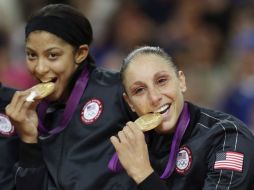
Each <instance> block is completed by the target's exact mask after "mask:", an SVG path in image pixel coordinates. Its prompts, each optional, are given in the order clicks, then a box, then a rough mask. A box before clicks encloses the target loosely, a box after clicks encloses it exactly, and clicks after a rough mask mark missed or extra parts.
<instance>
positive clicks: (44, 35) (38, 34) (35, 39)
mask: <svg viewBox="0 0 254 190" xmlns="http://www.w3.org/2000/svg"><path fill="white" fill-rule="evenodd" d="M33 44H36V45H37V44H40V45H50V44H59V45H65V44H67V43H66V42H65V41H64V40H62V39H61V38H59V37H58V36H56V35H54V34H52V33H49V32H47V31H42V30H37V31H33V32H31V33H30V34H29V35H28V37H27V39H26V45H33Z"/></svg>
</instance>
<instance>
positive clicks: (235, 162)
mask: <svg viewBox="0 0 254 190" xmlns="http://www.w3.org/2000/svg"><path fill="white" fill-rule="evenodd" d="M243 158H244V155H243V154H242V153H239V152H232V151H229V152H220V153H217V154H216V160H215V163H214V169H225V170H233V171H237V172H242V170H243Z"/></svg>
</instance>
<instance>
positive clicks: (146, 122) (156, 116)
mask: <svg viewBox="0 0 254 190" xmlns="http://www.w3.org/2000/svg"><path fill="white" fill-rule="evenodd" d="M134 122H135V123H136V124H137V125H138V126H139V127H140V129H141V130H142V131H149V130H151V129H154V128H155V127H157V126H158V125H160V124H161V122H162V116H161V114H160V113H149V114H146V115H143V116H141V117H139V118H138V119H136V120H135V121H134Z"/></svg>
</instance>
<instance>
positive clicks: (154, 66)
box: [125, 54, 173, 75]
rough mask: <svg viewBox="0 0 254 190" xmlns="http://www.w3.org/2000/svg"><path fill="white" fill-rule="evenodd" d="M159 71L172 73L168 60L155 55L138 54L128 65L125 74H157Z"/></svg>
mask: <svg viewBox="0 0 254 190" xmlns="http://www.w3.org/2000/svg"><path fill="white" fill-rule="evenodd" d="M159 70H164V71H169V72H170V71H173V68H172V66H171V64H170V63H169V61H168V60H166V59H165V58H163V57H162V56H160V55H156V54H140V55H137V56H136V57H134V59H132V60H131V62H130V63H129V65H128V67H127V69H126V72H125V75H126V74H134V73H139V72H142V73H147V72H153V71H154V72H157V71H159Z"/></svg>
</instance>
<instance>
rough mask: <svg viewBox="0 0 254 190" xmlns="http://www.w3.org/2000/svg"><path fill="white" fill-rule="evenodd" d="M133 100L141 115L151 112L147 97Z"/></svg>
mask: <svg viewBox="0 0 254 190" xmlns="http://www.w3.org/2000/svg"><path fill="white" fill-rule="evenodd" d="M133 102H134V103H133V108H134V109H135V111H136V113H137V114H138V115H139V116H140V115H143V114H146V113H147V112H149V102H147V101H146V99H145V98H139V99H138V100H137V99H136V100H134V101H133Z"/></svg>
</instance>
